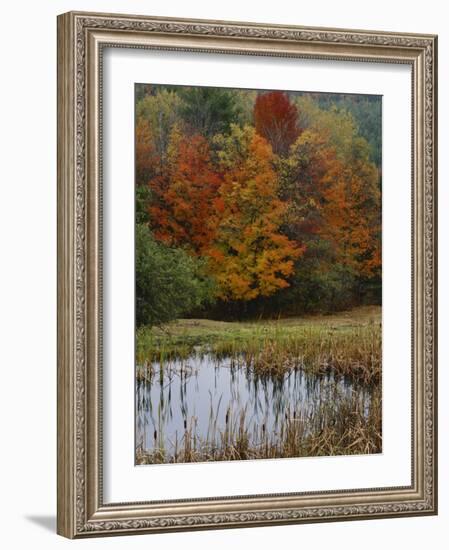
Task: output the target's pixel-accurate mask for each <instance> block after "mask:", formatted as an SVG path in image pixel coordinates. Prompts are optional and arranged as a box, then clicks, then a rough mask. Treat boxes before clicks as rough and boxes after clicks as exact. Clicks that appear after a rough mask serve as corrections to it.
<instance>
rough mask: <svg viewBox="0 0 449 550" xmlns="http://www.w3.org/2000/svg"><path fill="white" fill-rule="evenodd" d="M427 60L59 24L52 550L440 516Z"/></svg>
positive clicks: (198, 27)
mask: <svg viewBox="0 0 449 550" xmlns="http://www.w3.org/2000/svg"><path fill="white" fill-rule="evenodd" d="M436 78H437V37H436V36H433V35H422V34H403V33H387V32H374V31H361V30H357V31H355V30H354V31H353V30H338V29H321V28H304V27H293V26H274V25H263V24H253V23H237V22H221V21H220V22H218V21H198V20H197V21H194V20H186V19H179V20H176V19H169V18H154V17H142V16H128V15H108V14H95V13H78V12H70V13H66V14H64V15H61V16H59V17H58V532H59V534H61V535H64V536H66V537H70V538H82V537H88V536H103V535H118V534H134V533H151V532H162V531H177V530H191V529H215V528H230V527H251V526H261V525H277V524H287V523H304V522H318V521H337V520H350V519H370V518H384V517H401V516H414V515H416V516H419V515H428V514H436V512H437V438H436V420H437V418H436V411H437V408H436V399H437V393H436V381H437V380H436V366H437V365H436V351H437V347H436V346H437V342H436V335H437V327H436V323H437V311H436V307H437V306H436V293H437V287H436V284H437V281H436V274H437V270H436V261H437V258H436V251H437V248H436V183H437V181H436V176H437V174H436V167H437V163H436V155H437V133H436V132H437V126H436V123H437V112H436V106H437V102H436V99H437V98H436V92H437V80H436Z"/></svg>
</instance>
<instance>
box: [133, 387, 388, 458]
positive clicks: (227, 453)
mask: <svg viewBox="0 0 449 550" xmlns="http://www.w3.org/2000/svg"><path fill="white" fill-rule="evenodd" d="M335 402H338V406H335ZM335 402H333V403H331V402H322V403H321V404H320V407H319V409H318V410H317V411H316V413H315V414H314V416H313V418H309V417H307V416H304V415H298V414H296V413H295V411H288V412H287V413H286V414H285V416H284V418H283V419H282V421H281V422H280V423H279V425H278V426H277V428H276V430H275V431H269V430H267V428H266V426H265V424H263V423H262V424H259V425H256V426H253V427H252V428H251V431H250V429H249V428H248V425H247V412H246V409H243V410H241V411H238V412H236V413H234V412H233V411H231V410H229V409H228V410H227V411H226V422H225V427H224V429H218V428H217V422H216V418H215V417H214V415H215V413H214V412H212V413H211V416H210V419H209V430H208V432H207V436H206V437H204V438H201V437H200V436H199V435H198V433H197V423H196V419H195V417H192V418H191V419H190V422H187V421H185V423H184V433H183V434H182V437H180V439H179V441H178V436H176V440H175V441H174V442H172V443H173V445H172V448H173V449H174V451H172V452H169V451H167V450H166V448H165V446H164V438H163V437H162V438H161V437H160V435H161V434H156V432H155V440H154V446H153V449H152V450H144V449H143V447H142V446H139V447H138V448H137V452H136V462H137V464H160V463H178V462H208V461H216V460H251V459H261V458H263V459H268V458H293V457H303V456H336V455H355V454H372V453H379V452H381V450H382V421H381V396H380V389H379V388H376V389H375V391H374V392H373V396H372V398H371V403H370V407H369V413H368V414H365V411H364V403H363V402H362V401H361V400H360V398H359V397H358V396H356V395H355V394H353V395H351V396H349V397H345V398H340V399H338V400H336V401H335ZM216 414H218V412H217V413H216ZM158 437H159V438H160V439H158ZM159 441H160V442H161V443H160V444H159Z"/></svg>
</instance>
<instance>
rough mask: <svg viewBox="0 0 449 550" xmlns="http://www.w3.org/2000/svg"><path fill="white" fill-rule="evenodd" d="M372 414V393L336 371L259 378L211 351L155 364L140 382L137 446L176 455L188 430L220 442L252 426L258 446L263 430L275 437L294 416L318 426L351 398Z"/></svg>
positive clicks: (311, 426) (293, 372)
mask: <svg viewBox="0 0 449 550" xmlns="http://www.w3.org/2000/svg"><path fill="white" fill-rule="evenodd" d="M354 398H355V399H357V400H359V403H360V409H361V410H363V411H364V414H365V415H367V414H368V413H369V407H370V401H371V391H370V390H369V388H366V387H363V386H360V385H354V383H353V382H351V381H350V380H349V379H346V378H343V377H339V378H336V377H334V376H333V375H332V374H328V375H324V376H317V375H314V374H308V373H306V372H305V371H304V370H302V369H296V370H293V369H292V370H289V371H288V372H286V373H285V374H284V375H283V376H277V377H269V376H263V377H261V376H258V375H256V374H255V373H254V371H253V370H252V369H251V368H247V367H236V366H234V363H232V362H231V360H230V359H226V358H224V359H223V358H222V359H220V360H219V361H218V360H217V359H215V358H213V357H212V356H210V355H205V356H203V357H197V356H192V357H191V358H189V359H188V360H183V361H171V362H169V363H166V364H164V368H163V369H161V368H160V367H159V365H158V364H154V365H153V376H152V377H151V380H149V381H148V380H147V381H138V382H137V383H136V445H137V447H138V448H139V449H141V450H142V451H150V452H151V451H153V450H155V449H157V448H161V447H163V448H164V449H165V451H166V452H168V453H169V454H170V453H173V452H174V451H175V448H176V447H177V445H178V443H179V442H180V441H181V440H182V438H183V435H184V434H185V433H186V430H191V431H192V432H193V433H194V434H195V437H197V438H199V440H201V441H208V442H213V443H217V444H219V440H220V437H221V435H220V434H222V433H223V432H224V431H225V430H226V429H238V427H239V426H240V427H242V426H244V428H245V430H246V432H247V434H248V437H249V440H250V442H251V443H253V444H257V442H258V441H260V434H261V433H262V432H263V433H264V434H267V435H268V436H269V438H270V440H271V441H275V440H276V437H277V434H278V433H279V432H280V430H281V427H282V423H283V422H284V421H285V419H287V418H290V419H291V418H295V419H301V420H302V421H303V422H304V425H305V426H309V429H310V430H317V429H320V423H322V422H325V421H326V416H328V417H332V414H327V415H323V410H325V411H327V412H328V413H329V411H331V412H332V410H335V411H336V410H338V407H340V406H341V405H342V403H344V402H345V400H346V401H347V400H348V399H354Z"/></svg>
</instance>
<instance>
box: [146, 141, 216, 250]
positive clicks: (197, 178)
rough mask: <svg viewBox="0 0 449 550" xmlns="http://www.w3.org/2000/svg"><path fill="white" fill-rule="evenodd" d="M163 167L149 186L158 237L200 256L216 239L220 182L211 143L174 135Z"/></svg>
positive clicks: (153, 226) (151, 222)
mask: <svg viewBox="0 0 449 550" xmlns="http://www.w3.org/2000/svg"><path fill="white" fill-rule="evenodd" d="M164 166H165V170H163V171H162V172H161V174H159V175H157V176H155V177H154V178H153V179H152V180H151V181H150V182H149V186H150V189H151V192H152V204H151V206H150V208H149V213H150V224H151V227H152V229H153V231H154V234H155V237H156V238H157V239H158V240H160V241H163V242H165V243H166V244H168V245H176V246H181V247H184V248H187V249H189V250H190V251H191V252H193V253H194V254H198V255H201V253H202V251H203V250H204V249H205V248H206V247H208V246H209V245H210V244H211V242H212V241H213V239H214V230H215V228H214V224H213V223H212V220H213V214H214V213H215V210H216V205H215V200H216V198H217V193H218V188H219V186H220V182H221V179H220V177H219V175H218V174H217V173H216V171H215V170H214V168H213V166H212V163H211V159H210V151H209V145H208V142H207V141H206V139H205V138H203V137H202V136H200V135H194V136H191V137H186V136H183V135H182V134H180V133H179V132H178V131H174V132H173V133H172V136H171V138H170V144H169V147H168V154H167V161H166V162H165V164H164Z"/></svg>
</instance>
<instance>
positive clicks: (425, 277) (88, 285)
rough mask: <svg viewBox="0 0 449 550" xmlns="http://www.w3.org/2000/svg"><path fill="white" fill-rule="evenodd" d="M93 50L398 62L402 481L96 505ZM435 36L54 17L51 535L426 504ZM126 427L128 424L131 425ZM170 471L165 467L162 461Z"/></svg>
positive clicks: (423, 511) (368, 513)
mask: <svg viewBox="0 0 449 550" xmlns="http://www.w3.org/2000/svg"><path fill="white" fill-rule="evenodd" d="M105 48H131V49H149V50H151V49H157V50H168V51H175V52H176V51H179V52H183V51H184V52H186V51H190V52H203V53H205V54H207V53H220V54H223V55H226V54H230V53H233V54H239V55H248V56H272V57H274V58H276V57H289V58H298V59H312V60H313V59H319V60H327V61H335V62H338V61H350V62H366V63H372V62H376V63H387V64H392V65H395V64H402V65H407V66H409V67H410V68H411V89H412V91H411V97H412V105H411V121H412V132H411V134H412V143H411V159H412V168H411V173H412V182H411V187H412V195H411V196H412V204H411V212H412V215H411V218H412V227H411V228H410V233H411V242H412V253H411V258H412V266H411V278H412V311H411V326H412V335H411V342H412V349H411V354H410V356H409V357H406V358H404V361H408V362H409V363H410V366H411V369H412V376H411V380H412V384H411V387H410V395H411V413H412V414H411V434H412V437H411V442H412V445H411V449H410V451H411V452H410V460H411V483H410V485H407V486H394V487H393V486H392V487H381V486H380V487H375V488H369V489H366V488H361V489H349V490H348V489H345V490H335V489H328V490H322V491H310V492H303V493H297V492H292V493H277V494H265V493H263V489H261V493H260V494H252V495H245V496H232V495H224V496H221V495H217V496H216V497H206V498H192V499H185V498H179V499H176V500H173V499H166V500H156V501H155V500H154V499H153V498H152V495H151V494H148V499H147V501H145V502H141V501H139V502H134V501H132V502H118V503H107V502H105V501H104V498H103V491H104V479H103V477H104V467H103V460H104V448H103V421H104V411H103V407H102V403H103V386H102V383H103V368H104V365H103V264H102V243H103V237H104V235H103V227H102V219H103V218H102V208H103V187H102V186H103V179H102V178H103V157H102V87H103V81H102V76H103V73H102V70H103V64H102V56H103V52H104V50H105ZM436 189H437V37H436V36H433V35H421V34H402V33H389V32H374V31H361V30H357V31H355V30H339V29H321V28H304V27H295V26H280V25H263V24H254V23H237V22H221V21H199V20H188V19H170V18H155V17H144V16H130V15H115V14H96V13H82V12H70V13H66V14H63V15H60V16H59V17H58V520H57V530H58V533H59V534H61V535H63V536H66V537H69V538H83V537H89V536H104V535H120V534H135V533H152V532H166V531H184V530H193V529H216V528H232V527H251V526H262V525H279V524H289V523H306V522H320V521H338V520H354V519H372V518H377V519H379V518H387V517H402V516H420V515H432V514H436V513H437V356H436V353H437V286H436V285H437V263H436V262H437V228H436V213H437V205H436V200H437V191H436ZM130 429H132V428H131V427H130ZM168 467H170V466H167V468H168Z"/></svg>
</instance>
